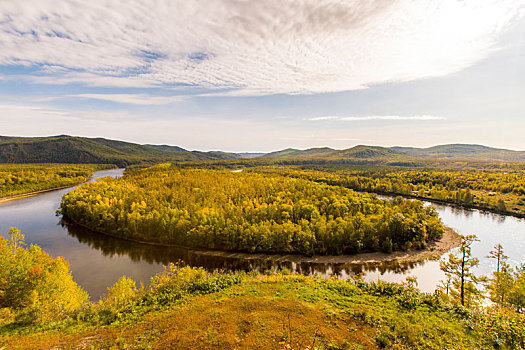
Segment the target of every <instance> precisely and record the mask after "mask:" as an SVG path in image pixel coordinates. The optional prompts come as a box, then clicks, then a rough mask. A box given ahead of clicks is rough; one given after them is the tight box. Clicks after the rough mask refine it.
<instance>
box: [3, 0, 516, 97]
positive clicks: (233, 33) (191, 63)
mask: <svg viewBox="0 0 525 350" xmlns="http://www.w3.org/2000/svg"><path fill="white" fill-rule="evenodd" d="M522 5H523V1H522V0H518V1H516V0H478V1H457V0H440V1H437V0H421V1H417V2H414V1H409V0H392V1H383V0H375V1H365V2H359V1H343V0H298V1H281V0H268V1H249V2H248V1H236V0H216V1H207V0H193V1H183V0H161V1H156V2H154V3H152V2H151V1H149V0H129V1H126V2H111V1H110V2H105V3H104V4H102V3H101V2H100V1H96V0H95V1H90V2H86V1H83V0H69V1H60V2H58V3H57V1H54V0H40V1H38V2H31V3H29V2H24V1H3V2H0V45H1V47H2V50H0V65H4V66H8V65H23V66H26V67H40V71H38V72H36V73H35V74H33V76H32V77H31V79H33V80H34V81H37V82H39V83H45V84H68V83H82V84H86V85H90V86H112V87H170V86H175V85H180V84H182V85H189V86H197V87H202V88H205V89H209V90H212V91H214V92H216V93H225V94H229V95H260V94H274V93H288V94H303V93H322V92H332V91H345V90H353V89H362V88H366V87H367V86H370V85H372V84H377V83H382V82H392V81H408V80H413V79H422V78H427V77H436V76H444V75H447V74H450V73H453V72H457V71H459V70H461V69H464V68H466V67H469V66H470V65H472V64H473V63H475V62H477V61H478V60H480V59H482V58H483V57H485V56H486V55H487V54H488V53H490V52H491V51H492V50H494V49H495V43H496V41H497V38H498V36H499V35H500V33H501V32H502V31H503V30H504V29H505V28H506V27H507V26H508V25H509V23H510V21H511V20H512V19H513V18H514V17H515V16H517V15H519V11H518V10H519V8H520V7H521V6H522ZM126 103H133V102H126Z"/></svg>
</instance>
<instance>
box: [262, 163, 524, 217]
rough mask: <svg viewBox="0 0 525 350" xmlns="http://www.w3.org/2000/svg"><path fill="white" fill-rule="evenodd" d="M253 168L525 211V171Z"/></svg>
mask: <svg viewBox="0 0 525 350" xmlns="http://www.w3.org/2000/svg"><path fill="white" fill-rule="evenodd" d="M252 171H256V172H261V173H276V174H280V175H284V176H290V177H295V178H301V179H307V180H312V181H317V182H324V183H327V184H330V185H339V186H344V187H347V188H351V189H354V190H356V191H366V192H376V193H385V194H397V195H407V196H416V197H418V198H428V199H434V200H439V201H444V202H448V203H453V204H461V205H466V206H477V207H482V208H487V209H492V210H496V211H500V212H511V213H518V214H525V172H523V171H508V172H504V171H482V170H438V169H406V168H395V167H363V168H362V169H357V170H356V169H346V170H342V169H341V168H340V167H330V166H324V167H319V168H316V167H308V168H306V169H301V168H293V167H258V168H254V169H252Z"/></svg>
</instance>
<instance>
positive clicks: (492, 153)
mask: <svg viewBox="0 0 525 350" xmlns="http://www.w3.org/2000/svg"><path fill="white" fill-rule="evenodd" d="M390 149H391V150H393V151H396V152H401V153H404V154H406V155H409V156H413V157H423V158H434V159H437V158H440V159H474V160H486V161H503V162H524V161H525V151H513V150H508V149H502V148H493V147H488V146H483V145H470V144H449V145H439V146H433V147H428V148H416V147H391V148H390Z"/></svg>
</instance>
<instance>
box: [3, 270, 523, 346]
mask: <svg viewBox="0 0 525 350" xmlns="http://www.w3.org/2000/svg"><path fill="white" fill-rule="evenodd" d="M445 299H446V298H444V299H443V298H442V296H440V295H438V294H435V295H430V294H422V293H420V292H418V291H417V290H416V289H414V288H412V287H409V286H403V285H398V284H392V283H384V282H379V283H372V284H368V283H362V282H354V281H352V280H350V281H340V280H323V279H318V278H311V277H305V276H292V275H282V274H277V275H274V274H271V275H257V274H250V275H221V274H206V273H205V272H204V271H203V270H202V269H192V268H177V267H174V266H171V267H169V268H168V269H167V270H166V272H164V273H163V274H162V275H159V276H157V277H154V278H153V279H152V287H150V288H148V289H147V290H136V289H135V288H134V287H133V282H132V281H131V280H129V279H121V280H120V281H119V282H118V283H117V284H116V285H115V286H114V287H112V288H110V289H108V294H107V296H106V297H105V298H104V299H103V300H102V301H101V302H99V303H98V304H93V305H92V306H85V307H84V308H83V309H82V310H81V311H80V312H78V313H77V314H76V315H74V316H72V317H70V318H65V319H63V320H57V321H55V322H54V323H49V324H47V325H44V324H42V325H31V324H29V325H28V324H25V325H24V324H17V323H4V325H3V326H2V325H1V324H2V320H1V318H0V346H5V347H6V348H9V349H42V348H53V349H89V348H94V349H114V348H115V349H117V348H118V349H235V348H236V349H380V348H388V349H447V348H448V349H494V348H500V349H511V348H517V347H518V346H521V345H523V329H522V328H521V327H520V326H519V325H518V324H517V323H515V321H517V320H514V321H512V322H510V323H509V322H507V323H505V322H506V321H505V320H503V319H500V318H498V317H497V316H496V317H495V316H493V315H491V314H490V313H489V314H486V313H476V312H474V311H469V310H466V309H463V308H462V307H455V306H452V305H451V304H448V302H446V300H445ZM518 322H519V321H518ZM503 324H505V326H504V327H503V326H502V325H503Z"/></svg>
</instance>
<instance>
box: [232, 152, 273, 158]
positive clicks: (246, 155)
mask: <svg viewBox="0 0 525 350" xmlns="http://www.w3.org/2000/svg"><path fill="white" fill-rule="evenodd" d="M235 154H237V155H238V156H239V157H241V158H258V157H262V156H264V155H265V154H266V153H254V152H242V153H235Z"/></svg>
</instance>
